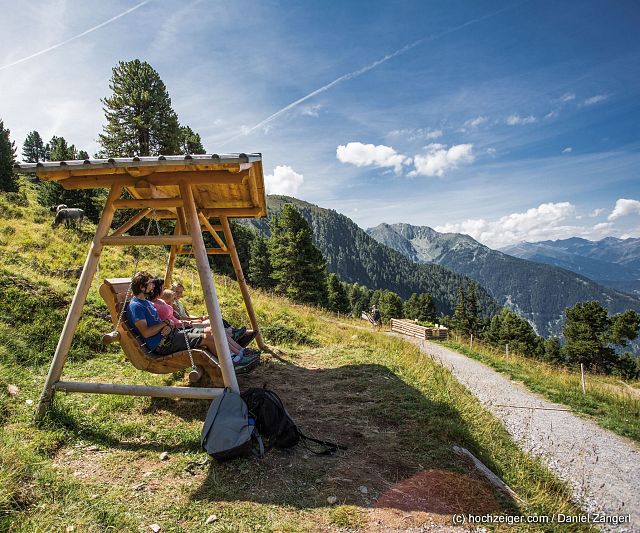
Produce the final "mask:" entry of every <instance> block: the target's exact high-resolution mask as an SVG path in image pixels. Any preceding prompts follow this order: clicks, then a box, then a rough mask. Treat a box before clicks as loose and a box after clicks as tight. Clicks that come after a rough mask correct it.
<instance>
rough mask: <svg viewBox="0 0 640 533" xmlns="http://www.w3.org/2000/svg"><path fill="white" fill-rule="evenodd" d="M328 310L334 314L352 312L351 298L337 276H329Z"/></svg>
mask: <svg viewBox="0 0 640 533" xmlns="http://www.w3.org/2000/svg"><path fill="white" fill-rule="evenodd" d="M327 308H328V309H329V310H330V311H333V312H334V313H342V314H346V313H348V312H349V311H350V305H349V298H348V297H347V291H346V290H345V288H344V286H343V285H342V282H341V281H340V278H338V276H337V275H336V274H333V273H332V274H329V276H327Z"/></svg>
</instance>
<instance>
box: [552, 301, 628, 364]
mask: <svg viewBox="0 0 640 533" xmlns="http://www.w3.org/2000/svg"><path fill="white" fill-rule="evenodd" d="M639 327H640V315H638V313H636V312H635V311H625V312H624V313H620V314H618V315H615V316H613V317H609V316H608V313H607V310H606V309H605V308H604V307H602V305H601V304H600V302H596V301H592V302H580V303H577V304H576V305H574V306H573V307H569V308H567V309H565V323H564V327H563V329H562V331H563V333H564V338H565V341H566V343H565V346H564V353H565V355H566V357H567V360H568V362H569V363H574V364H578V363H584V364H585V365H586V366H587V367H591V368H593V369H595V370H597V371H599V372H606V373H608V372H611V371H612V370H613V369H614V368H616V366H617V365H618V364H619V363H620V359H619V357H618V355H617V354H616V352H615V350H614V348H613V346H615V345H618V346H626V344H627V342H628V341H631V340H633V339H635V338H636V337H637V336H638V328H639Z"/></svg>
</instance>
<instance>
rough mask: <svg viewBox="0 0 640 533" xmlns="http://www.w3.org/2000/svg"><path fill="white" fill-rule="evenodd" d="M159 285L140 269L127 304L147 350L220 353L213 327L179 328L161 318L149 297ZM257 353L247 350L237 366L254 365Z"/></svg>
mask: <svg viewBox="0 0 640 533" xmlns="http://www.w3.org/2000/svg"><path fill="white" fill-rule="evenodd" d="M154 288H155V283H154V277H153V276H152V275H151V274H149V273H148V272H138V273H136V274H135V275H134V276H133V279H132V280H131V292H132V293H133V298H131V301H130V302H129V305H128V307H127V321H128V322H129V324H130V325H131V327H132V329H133V331H134V333H136V334H138V335H140V336H141V337H143V338H144V340H145V345H146V346H147V349H148V350H149V351H150V352H152V353H154V354H156V355H169V354H172V353H175V352H182V351H184V350H186V349H187V341H188V343H189V347H190V348H192V349H193V348H199V347H201V346H204V347H205V348H206V349H207V350H209V351H210V352H211V353H213V354H215V353H216V348H215V342H214V339H213V334H212V332H211V328H204V329H194V328H185V329H184V330H182V329H178V328H177V327H175V326H174V325H173V323H172V322H171V320H169V319H165V320H161V319H160V317H159V315H158V311H157V310H156V307H155V306H154V305H153V303H151V301H150V300H149V299H148V295H153V292H154ZM256 358H257V356H256V355H251V356H247V355H245V354H244V353H240V354H237V355H236V356H234V357H233V363H234V366H235V367H236V369H238V368H241V367H245V366H248V365H250V364H253V363H254V362H255V360H256Z"/></svg>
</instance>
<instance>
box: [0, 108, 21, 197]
mask: <svg viewBox="0 0 640 533" xmlns="http://www.w3.org/2000/svg"><path fill="white" fill-rule="evenodd" d="M15 162H16V145H15V143H14V142H13V141H12V140H11V138H10V132H9V129H8V128H5V127H4V123H3V122H2V120H0V190H2V191H10V192H15V191H17V190H18V181H17V180H16V175H15V173H14V171H13V165H14V164H15Z"/></svg>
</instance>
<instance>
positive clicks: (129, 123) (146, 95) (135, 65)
mask: <svg viewBox="0 0 640 533" xmlns="http://www.w3.org/2000/svg"><path fill="white" fill-rule="evenodd" d="M109 88H110V89H111V90H112V91H113V94H112V95H111V96H108V97H107V98H104V99H103V100H102V103H103V105H104V108H103V109H104V112H105V117H106V119H107V123H106V125H105V126H104V128H103V130H104V133H102V134H100V135H98V140H99V142H100V145H101V146H102V149H101V151H100V155H101V156H105V157H118V156H121V157H132V156H149V155H159V154H163V155H176V154H179V153H180V151H181V150H180V126H179V124H178V117H177V115H176V113H175V111H174V110H173V109H172V107H171V98H169V93H168V92H167V88H166V86H165V84H164V83H163V82H162V80H161V79H160V75H159V74H158V73H157V72H156V71H155V70H154V69H153V68H152V67H151V65H149V63H147V62H144V61H140V60H139V59H134V60H133V61H120V62H119V63H118V64H117V65H116V66H115V67H114V68H113V74H112V76H111V81H110V84H109Z"/></svg>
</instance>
